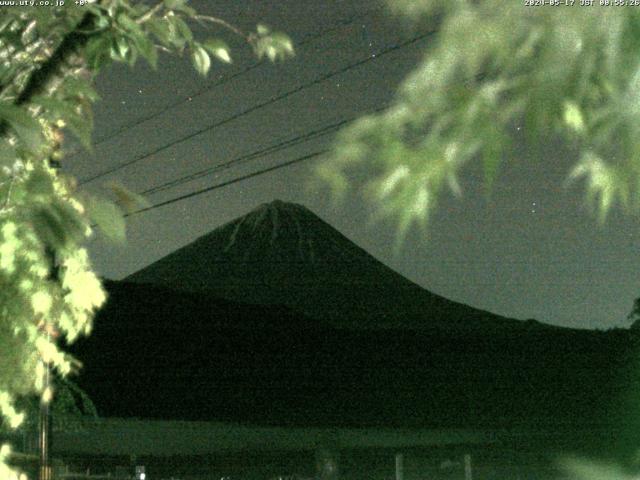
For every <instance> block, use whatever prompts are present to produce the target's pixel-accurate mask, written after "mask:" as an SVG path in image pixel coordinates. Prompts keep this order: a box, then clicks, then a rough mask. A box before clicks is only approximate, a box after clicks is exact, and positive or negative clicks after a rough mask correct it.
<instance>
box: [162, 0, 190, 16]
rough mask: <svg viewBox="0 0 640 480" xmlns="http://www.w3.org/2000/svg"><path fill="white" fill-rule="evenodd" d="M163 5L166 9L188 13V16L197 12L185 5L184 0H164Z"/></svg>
mask: <svg viewBox="0 0 640 480" xmlns="http://www.w3.org/2000/svg"><path fill="white" fill-rule="evenodd" d="M164 6H165V8H166V9H167V10H175V11H176V12H182V13H185V14H187V15H189V16H190V17H193V16H195V15H196V13H197V12H196V11H195V10H194V9H193V8H191V7H189V6H187V2H186V0H165V1H164Z"/></svg>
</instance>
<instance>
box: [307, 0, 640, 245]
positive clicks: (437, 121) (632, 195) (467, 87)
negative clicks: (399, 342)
mask: <svg viewBox="0 0 640 480" xmlns="http://www.w3.org/2000/svg"><path fill="white" fill-rule="evenodd" d="M596 3H597V2H596ZM389 6H390V8H391V9H392V10H393V11H394V12H396V13H401V14H404V15H407V16H409V17H410V18H412V19H420V20H423V21H424V23H426V24H431V25H433V24H434V23H435V24H437V35H436V36H435V37H432V40H431V41H430V47H429V48H428V49H427V51H426V52H425V54H424V58H423V59H422V61H421V63H420V64H419V65H418V67H417V68H416V69H415V70H414V71H413V72H412V73H411V74H410V75H409V76H408V77H407V78H406V79H405V80H404V82H403V83H402V85H401V87H400V89H399V91H398V92H397V95H396V98H395V101H394V104H393V105H392V106H391V107H390V108H389V109H388V110H386V111H385V112H383V113H381V114H379V115H370V116H367V117H365V118H362V119H360V120H359V121H357V122H355V124H354V125H352V126H351V127H349V128H347V129H346V130H344V131H343V132H342V133H341V135H340V136H339V138H338V141H337V145H336V148H335V154H334V156H333V157H332V158H331V159H330V161H329V162H327V163H326V164H324V165H322V166H321V167H320V171H319V175H320V177H321V178H322V179H324V181H325V182H326V183H328V184H329V185H330V186H331V187H333V189H334V190H335V191H336V192H337V193H340V192H342V191H344V189H345V188H346V187H347V186H348V185H349V183H350V182H349V179H350V178H351V177H357V175H356V172H357V171H358V170H359V169H365V168H366V169H367V171H368V172H373V175H372V176H371V175H367V176H366V178H367V180H366V181H365V183H364V184H363V185H360V186H359V188H360V189H361V191H362V192H363V193H364V194H365V195H366V196H368V197H369V198H370V199H372V200H373V201H374V202H375V204H376V205H377V206H378V207H379V213H380V215H381V216H383V217H384V216H392V217H394V218H396V219H398V222H399V230H400V234H401V235H402V234H404V232H405V231H406V229H407V228H408V227H409V226H410V225H411V224H412V223H414V222H421V223H423V224H424V223H425V222H426V221H427V219H428V217H429V214H430V213H431V212H432V211H433V209H434V208H435V206H436V204H437V199H438V197H439V195H440V194H441V193H442V192H443V190H444V189H447V188H448V189H449V190H451V191H453V192H454V193H456V194H459V193H460V189H459V186H458V182H457V175H458V173H459V172H460V171H461V170H462V168H463V166H465V165H466V164H468V163H469V162H470V161H474V160H476V159H478V160H481V161H482V162H483V165H484V172H485V183H486V186H487V190H488V191H490V189H491V185H492V183H493V182H494V180H495V178H496V177H497V174H498V170H499V166H500V163H501V161H502V160H503V157H504V156H505V153H506V152H507V151H508V149H509V146H510V135H509V127H510V126H512V125H513V123H515V122H524V125H525V131H527V132H528V133H529V134H530V136H531V140H533V141H544V139H545V137H546V136H548V135H549V134H550V133H559V134H561V135H563V136H564V137H565V138H566V139H567V140H568V141H569V142H570V143H571V144H573V145H575V146H576V148H577V150H578V151H579V154H580V155H579V158H580V160H579V162H578V163H577V165H575V167H574V169H573V170H572V171H571V172H568V178H569V179H577V178H582V177H584V178H585V179H586V190H587V199H588V201H589V202H590V203H591V205H592V206H593V207H594V208H595V209H596V210H597V212H598V215H599V218H600V220H603V219H604V217H605V214H606V213H607V211H608V210H609V209H610V208H611V207H612V206H613V205H614V204H615V203H617V202H618V203H620V204H621V205H623V206H624V207H626V208H629V209H631V208H637V207H638V206H640V135H639V133H640V131H639V129H640V108H639V105H640V88H638V86H639V85H640V63H639V62H638V59H637V52H638V49H639V48H640V36H639V35H638V33H639V32H640V10H638V9H631V10H629V11H626V10H622V9H614V8H608V7H600V6H597V5H594V6H593V7H589V8H583V7H580V6H579V5H578V2H576V4H575V6H574V7H561V8H559V9H553V8H551V9H547V8H528V9H527V8H526V7H524V8H523V7H522V4H521V3H520V2H502V1H500V0H478V1H476V0H393V1H389ZM365 160H366V161H365Z"/></svg>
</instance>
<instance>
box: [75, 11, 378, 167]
mask: <svg viewBox="0 0 640 480" xmlns="http://www.w3.org/2000/svg"><path fill="white" fill-rule="evenodd" d="M383 8H384V7H377V8H373V9H371V10H368V11H366V12H364V13H361V14H357V15H352V16H350V17H348V18H346V19H343V20H340V21H338V22H337V23H335V24H333V25H332V26H331V27H329V28H325V29H323V30H321V31H319V32H316V33H311V34H309V35H307V36H306V37H305V38H304V39H303V40H301V41H300V42H299V43H298V45H299V46H302V45H305V44H307V43H310V42H312V41H313V40H315V39H317V38H321V37H323V36H325V35H327V34H329V33H331V32H333V31H335V30H338V29H339V28H341V27H343V26H345V25H349V24H351V23H354V22H356V21H358V20H360V19H362V18H364V17H367V16H369V15H371V14H372V13H375V12H377V11H380V10H382V9H383ZM263 64H264V61H258V62H254V63H253V64H251V65H249V66H248V67H246V68H244V69H243V70H241V71H239V72H236V73H234V74H233V75H230V76H228V77H224V78H221V79H219V80H218V81H216V82H213V83H211V84H209V85H206V86H205V87H202V88H200V89H199V90H197V91H196V92H194V93H192V94H190V95H187V96H185V97H182V98H180V99H178V100H176V101H175V102H172V103H169V104H167V105H165V106H164V107H162V108H161V109H160V110H156V111H155V112H153V113H151V114H149V115H147V116H145V117H142V118H139V119H137V120H134V121H132V122H129V123H125V124H124V125H121V126H120V127H118V128H117V129H116V130H115V131H113V132H111V133H109V134H107V135H105V136H103V137H101V138H99V139H97V140H96V141H95V143H93V146H94V147H95V146H97V145H101V144H102V143H105V142H108V141H109V140H111V139H113V138H115V137H117V136H119V135H121V134H122V133H124V132H126V131H128V130H130V129H131V128H134V127H136V126H138V125H140V124H143V123H146V122H148V121H149V120H153V119H154V118H157V117H159V116H160V115H162V114H164V113H166V112H168V111H169V110H172V109H174V108H176V107H178V106H180V105H183V104H185V103H188V102H190V101H192V99H194V98H197V97H199V96H201V95H204V94H205V93H207V92H208V91H210V90H213V89H214V88H216V87H219V86H220V85H224V84H225V83H227V82H229V81H231V80H233V79H235V78H238V77H240V76H242V75H244V74H246V73H248V72H250V71H252V70H254V69H256V68H258V67H260V66H261V65H263ZM80 150H81V149H80V148H78V149H77V150H75V151H73V152H71V153H69V154H68V155H67V158H70V157H73V156H75V155H77V154H78V153H80Z"/></svg>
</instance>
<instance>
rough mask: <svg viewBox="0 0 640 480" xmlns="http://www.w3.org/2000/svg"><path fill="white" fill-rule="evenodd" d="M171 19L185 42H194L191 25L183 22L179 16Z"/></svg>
mask: <svg viewBox="0 0 640 480" xmlns="http://www.w3.org/2000/svg"><path fill="white" fill-rule="evenodd" d="M169 19H170V21H171V23H173V25H174V26H175V27H176V30H177V31H178V33H179V34H180V35H181V36H182V38H183V39H184V40H186V41H187V42H190V41H191V40H193V33H192V32H191V29H190V28H189V25H187V24H186V23H185V21H184V20H182V19H181V18H180V17H178V16H177V15H174V16H171V17H169Z"/></svg>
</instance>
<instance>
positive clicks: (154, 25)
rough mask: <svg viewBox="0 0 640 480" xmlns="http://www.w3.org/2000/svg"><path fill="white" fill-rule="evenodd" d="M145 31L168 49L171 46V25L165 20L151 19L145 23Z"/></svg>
mask: <svg viewBox="0 0 640 480" xmlns="http://www.w3.org/2000/svg"><path fill="white" fill-rule="evenodd" d="M146 26H147V29H148V30H149V32H151V33H152V34H153V35H155V37H156V38H157V39H158V41H159V42H160V43H162V44H163V45H164V46H166V47H168V46H170V45H171V24H170V23H169V20H167V19H166V18H151V19H149V21H148V22H147V23H146Z"/></svg>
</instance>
